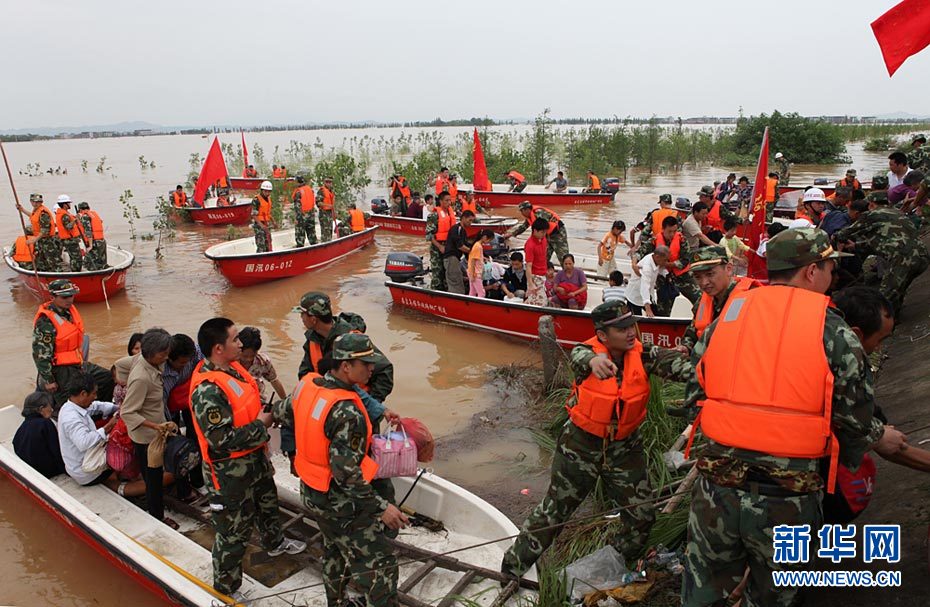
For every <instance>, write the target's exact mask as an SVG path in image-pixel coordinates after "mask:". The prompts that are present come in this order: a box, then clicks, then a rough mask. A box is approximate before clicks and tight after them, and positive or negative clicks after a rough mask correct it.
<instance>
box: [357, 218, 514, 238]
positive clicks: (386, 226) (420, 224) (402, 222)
mask: <svg viewBox="0 0 930 607" xmlns="http://www.w3.org/2000/svg"><path fill="white" fill-rule="evenodd" d="M368 225H369V226H378V227H379V228H381V229H382V230H388V231H390V232H400V233H402V234H409V235H411V236H425V235H426V220H425V219H416V218H413V217H389V216H387V215H374V214H373V215H371V216H370V217H369V218H368ZM515 225H517V222H516V221H515V220H512V219H511V220H509V221H506V222H503V221H502V222H494V223H483V222H480V221H479V222H475V223H473V224H472V225H471V227H470V228H469V229H468V236H469V237H474V236H477V235H478V232H480V231H481V230H484V229H485V228H487V229H488V230H491V231H492V232H496V233H498V234H503V233H504V232H506V231H507V230H508V229H510V228H512V227H513V226H515Z"/></svg>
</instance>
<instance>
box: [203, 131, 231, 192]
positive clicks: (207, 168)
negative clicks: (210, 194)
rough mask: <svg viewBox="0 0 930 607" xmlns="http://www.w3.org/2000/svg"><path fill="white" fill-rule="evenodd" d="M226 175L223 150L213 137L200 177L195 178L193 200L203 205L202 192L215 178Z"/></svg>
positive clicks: (217, 140) (205, 190) (214, 181)
mask: <svg viewBox="0 0 930 607" xmlns="http://www.w3.org/2000/svg"><path fill="white" fill-rule="evenodd" d="M228 175H229V173H228V172H227V171H226V161H225V160H224V159H223V150H221V149H220V141H219V139H217V138H216V137H214V138H213V145H211V146H210V152H209V153H208V154H207V159H206V160H204V161H203V168H202V169H200V177H198V178H197V185H196V186H195V187H194V202H196V203H197V204H198V205H200V206H203V198H204V194H206V193H207V188H209V187H210V186H211V185H213V184H214V183H216V180H217V179H224V178H226V177H227V176H228Z"/></svg>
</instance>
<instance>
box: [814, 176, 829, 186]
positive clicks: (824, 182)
mask: <svg viewBox="0 0 930 607" xmlns="http://www.w3.org/2000/svg"><path fill="white" fill-rule="evenodd" d="M814 185H830V180H829V179H827V178H826V177H818V178H817V179H815V180H814Z"/></svg>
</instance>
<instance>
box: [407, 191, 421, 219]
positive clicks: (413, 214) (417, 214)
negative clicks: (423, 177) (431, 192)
mask: <svg viewBox="0 0 930 607" xmlns="http://www.w3.org/2000/svg"><path fill="white" fill-rule="evenodd" d="M423 208H424V207H423V199H422V198H420V193H419V192H414V193H413V194H412V198H411V200H410V204H408V205H407V212H406V213H405V214H404V217H410V218H413V219H425V217H423Z"/></svg>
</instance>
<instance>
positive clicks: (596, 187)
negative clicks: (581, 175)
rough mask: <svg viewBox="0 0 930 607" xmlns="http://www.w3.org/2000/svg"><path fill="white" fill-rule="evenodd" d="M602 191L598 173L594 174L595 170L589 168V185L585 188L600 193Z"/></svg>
mask: <svg viewBox="0 0 930 607" xmlns="http://www.w3.org/2000/svg"><path fill="white" fill-rule="evenodd" d="M600 191H601V180H600V179H599V178H598V176H597V175H595V174H594V171H592V170H591V169H588V187H587V188H585V192H594V193H598V192H600Z"/></svg>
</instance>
